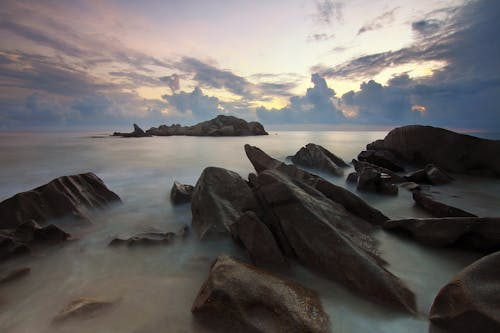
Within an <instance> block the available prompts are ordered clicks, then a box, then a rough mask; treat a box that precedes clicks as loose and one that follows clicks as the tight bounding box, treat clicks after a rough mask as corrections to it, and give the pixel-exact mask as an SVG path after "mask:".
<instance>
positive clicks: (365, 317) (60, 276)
mask: <svg viewBox="0 0 500 333" xmlns="http://www.w3.org/2000/svg"><path fill="white" fill-rule="evenodd" d="M385 134H386V132H341V131H337V132H326V131H325V132H312V131H308V132H292V131H289V132H286V131H283V132H270V135H268V136H257V137H231V138H211V137H182V136H178V137H152V138H119V137H110V136H109V135H107V134H106V133H101V132H79V133H76V132H55V133H40V132H39V133H33V132H30V133H20V132H17V133H0V159H1V160H0V200H4V199H7V198H8V197H10V196H12V195H14V194H15V193H17V192H21V191H25V190H29V189H31V188H34V187H36V186H39V185H42V184H45V183H47V182H48V181H50V180H52V179H54V178H56V177H59V176H62V175H71V174H76V173H84V172H94V173H95V174H96V175H97V176H99V177H100V178H101V179H102V180H103V181H104V182H105V183H106V185H107V186H108V187H109V188H110V189H111V190H112V191H114V192H116V193H117V194H118V195H119V196H120V197H121V198H122V200H123V204H121V205H114V206H112V207H110V208H109V209H105V210H103V211H99V212H94V214H93V224H92V225H91V226H87V227H73V226H72V224H71V222H68V221H66V222H64V221H62V222H58V223H61V226H62V227H63V228H65V229H66V230H68V231H69V232H70V233H71V234H72V235H73V236H74V238H75V240H73V241H70V242H66V243H65V244H62V245H60V246H55V247H51V248H49V249H46V250H43V251H40V252H37V253H35V254H34V255H32V256H29V257H22V258H17V259H14V260H10V261H7V262H4V263H1V264H0V273H1V272H5V271H7V270H9V269H12V268H16V267H21V266H28V267H31V273H30V274H29V275H28V276H27V277H25V278H23V279H20V280H18V281H16V282H13V283H11V284H8V285H5V286H2V287H0V332H5V333H14V332H15V333H18V332H27V333H28V332H29V333H31V332H37V333H44V332H75V333H79V332H106V333H108V332H121V333H122V332H134V333H146V332H148V333H149V332H151V333H152V332H205V330H204V328H203V326H201V325H200V324H198V323H197V322H196V321H195V320H194V319H193V317H192V315H191V312H190V309H191V305H192V303H193V301H194V299H195V297H196V295H197V292H198V290H199V288H200V286H201V284H202V283H203V281H204V280H205V279H206V277H207V275H208V269H209V266H210V263H211V262H212V261H213V259H214V258H216V257H217V256H218V255H219V254H222V253H226V254H230V255H232V256H234V257H236V258H241V259H243V260H245V254H244V251H243V250H242V249H240V248H238V247H237V246H236V245H235V244H234V243H233V242H232V241H231V240H230V239H227V240H220V241H198V240H197V239H196V237H195V236H194V235H191V236H190V237H188V238H187V239H186V240H184V241H176V242H174V243H173V244H169V245H159V246H151V247H144V248H127V247H108V243H109V242H110V241H111V240H112V239H113V238H114V237H117V236H119V237H128V236H132V235H134V234H136V233H140V232H148V231H162V232H165V231H174V232H175V231H177V230H178V229H179V228H181V227H182V226H183V225H190V222H191V211H190V205H189V204H186V205H181V206H173V205H172V204H171V203H170V200H169V192H170V188H171V186H172V184H173V182H174V181H175V180H177V181H180V182H181V183H186V184H195V183H196V180H197V179H198V177H199V175H200V173H201V172H202V170H203V169H204V168H205V167H207V166H218V167H223V168H226V169H229V170H233V171H236V172H238V173H239V174H240V175H241V176H242V177H244V178H246V177H247V175H248V173H250V172H253V171H254V170H253V168H252V165H251V164H250V162H249V161H248V159H247V158H246V156H245V153H244V150H243V145H244V144H245V143H249V144H251V145H255V146H258V147H260V148H261V149H263V150H264V151H266V152H267V153H268V154H269V155H271V156H273V157H275V158H277V159H280V160H282V161H287V156H289V155H293V154H294V153H295V152H296V151H297V150H298V149H300V147H302V146H303V145H305V144H307V143H309V142H313V143H317V144H320V145H322V146H324V147H326V148H327V149H329V150H330V151H332V152H334V153H335V154H337V155H338V156H340V157H342V158H343V159H344V160H345V161H350V160H351V159H352V158H355V157H356V156H357V154H358V153H359V152H360V151H361V150H363V149H364V147H365V146H366V144H367V143H369V142H372V141H374V140H376V139H381V138H383V137H384V136H385ZM350 171H351V170H350V169H348V170H346V173H345V176H344V177H339V178H336V177H331V176H328V175H323V174H322V176H324V177H325V178H327V179H328V180H330V181H332V182H334V183H336V184H338V185H341V186H345V187H347V188H348V189H349V190H351V191H353V192H355V193H357V194H358V195H360V196H361V197H363V198H364V199H365V200H366V201H367V202H369V203H370V204H372V205H373V206H375V207H377V208H378V209H380V210H382V211H383V212H384V213H385V214H386V215H388V216H389V217H391V218H405V217H426V216H429V215H428V214H426V213H425V212H424V211H422V210H420V209H419V208H417V207H415V205H414V203H413V200H412V198H411V193H410V192H408V191H406V190H405V189H402V188H401V189H400V191H399V195H398V196H396V197H390V196H381V195H375V194H368V193H358V192H356V189H355V187H354V186H352V185H349V184H346V182H345V177H346V176H347V174H348V173H349V172H350ZM438 190H439V194H438V195H439V196H440V198H442V199H443V200H445V201H447V202H449V203H451V204H454V205H457V206H459V207H460V208H462V209H465V210H469V211H471V212H473V213H476V214H478V215H481V216H500V205H498V202H500V201H499V199H500V181H499V180H495V179H482V178H474V177H465V176H457V180H456V181H455V182H454V183H452V184H450V185H445V186H441V187H439V188H438ZM375 237H376V238H377V239H378V241H379V251H380V253H381V256H382V257H383V258H384V259H385V260H386V261H387V262H388V266H387V268H388V269H389V270H390V271H391V272H393V273H394V274H396V275H397V276H398V277H400V278H401V279H402V280H403V281H404V282H405V283H406V284H407V285H408V286H409V288H410V289H411V290H413V291H414V292H415V294H416V298H417V303H418V304H417V305H418V314H417V315H416V316H411V315H407V314H402V313H398V312H394V311H392V310H389V309H386V308H385V307H383V306H380V305H377V304H374V303H371V302H368V301H366V300H364V299H363V298H362V297H361V296H360V295H353V294H351V293H350V292H349V291H348V290H346V289H345V288H344V287H343V286H342V285H339V284H337V283H334V282H332V281H329V280H327V279H324V278H323V277H321V276H318V275H317V274H315V273H313V272H311V271H309V270H308V269H306V268H304V267H301V266H299V265H296V264H294V265H293V270H292V272H291V273H290V276H289V278H290V279H294V280H296V281H299V282H300V283H302V284H304V285H305V286H308V287H310V288H313V289H314V290H316V291H317V292H318V294H319V295H320V297H321V300H322V303H323V306H324V307H325V310H326V311H327V312H328V314H329V316H330V320H331V327H332V331H333V332H336V333H342V332H344V333H347V332H348V333H351V332H363V333H366V332H380V333H381V332H415V333H416V332H427V331H429V332H439V330H438V329H436V328H434V327H431V326H430V324H429V321H428V320H427V315H428V312H429V309H430V306H431V304H432V301H433V299H434V296H435V295H436V293H437V292H438V291H439V289H440V288H441V287H442V286H443V285H444V284H445V283H446V282H447V281H449V280H450V278H452V277H453V276H454V275H455V274H456V273H457V272H459V271H460V270H461V269H462V268H464V267H465V266H467V265H468V264H470V263H471V262H473V261H474V260H476V259H477V258H479V257H480V256H481V254H480V253H475V252H470V251H468V252H466V251H460V250H452V249H434V248H429V247H425V246H422V245H419V244H417V243H415V242H413V241H412V240H410V239H405V238H400V237H397V236H395V235H393V234H389V233H386V232H384V231H378V232H377V233H376V235H375ZM81 297H86V298H97V299H105V300H115V301H116V305H115V306H114V307H113V308H112V309H111V310H109V311H106V312H105V313H103V314H101V315H98V316H95V317H94V318H91V319H87V320H74V321H68V322H65V323H62V324H54V323H53V318H54V316H55V315H56V314H57V313H58V312H59V311H60V310H61V309H63V308H64V307H65V305H66V304H68V303H69V302H71V301H72V300H74V299H77V298H81Z"/></svg>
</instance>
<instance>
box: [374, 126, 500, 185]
mask: <svg viewBox="0 0 500 333" xmlns="http://www.w3.org/2000/svg"><path fill="white" fill-rule="evenodd" d="M367 149H373V150H389V151H391V152H392V153H394V154H395V155H397V156H398V157H402V158H404V159H406V160H407V161H409V162H414V163H418V164H422V165H424V164H427V163H434V164H435V165H436V166H438V167H440V168H443V169H444V170H446V171H451V172H456V173H467V174H475V175H482V176H494V177H500V141H497V140H487V139H481V138H477V137H474V136H470V135H465V134H459V133H455V132H452V131H449V130H446V129H443V128H436V127H431V126H420V125H411V126H404V127H399V128H396V129H393V130H392V131H390V132H389V134H387V136H386V137H385V138H384V139H383V140H377V141H375V142H372V143H371V144H369V145H368V146H367Z"/></svg>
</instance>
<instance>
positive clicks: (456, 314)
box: [430, 252, 500, 333]
mask: <svg viewBox="0 0 500 333" xmlns="http://www.w3.org/2000/svg"><path fill="white" fill-rule="evenodd" d="M499 277H500V252H496V253H493V254H490V255H489V256H486V257H483V258H481V259H479V260H478V261H476V262H474V263H473V264H471V265H469V266H467V267H466V268H465V269H464V270H462V271H461V272H460V273H458V274H457V275H456V276H455V277H454V278H453V279H452V280H451V281H450V282H449V283H448V284H447V285H445V286H444V287H443V288H441V290H440V291H439V293H438V295H437V296H436V298H435V299H434V303H433V304H432V308H431V311H430V320H431V321H432V322H433V323H434V324H436V325H438V326H440V327H443V328H446V329H447V330H449V331H450V332H454V333H470V332H481V333H496V332H500V311H499V309H500V279H499Z"/></svg>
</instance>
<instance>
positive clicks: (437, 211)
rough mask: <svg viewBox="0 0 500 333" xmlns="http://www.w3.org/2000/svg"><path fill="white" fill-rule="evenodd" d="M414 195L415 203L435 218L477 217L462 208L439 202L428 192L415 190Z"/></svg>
mask: <svg viewBox="0 0 500 333" xmlns="http://www.w3.org/2000/svg"><path fill="white" fill-rule="evenodd" d="M412 195H413V200H415V203H416V204H417V205H418V206H419V207H421V208H423V209H424V210H426V211H428V212H429V213H430V214H431V215H432V216H434V217H476V215H474V214H471V213H469V212H466V211H464V210H462V209H460V208H456V207H453V206H449V205H447V204H445V203H442V202H440V201H437V200H436V199H434V198H433V196H432V195H431V194H430V193H428V192H424V191H419V190H415V191H413V194H412Z"/></svg>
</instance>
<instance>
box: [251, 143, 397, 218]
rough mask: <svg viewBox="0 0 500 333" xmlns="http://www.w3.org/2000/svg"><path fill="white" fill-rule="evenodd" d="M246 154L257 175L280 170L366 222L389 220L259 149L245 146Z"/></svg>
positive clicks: (344, 191)
mask: <svg viewBox="0 0 500 333" xmlns="http://www.w3.org/2000/svg"><path fill="white" fill-rule="evenodd" d="M245 153H246V155H247V157H248V159H249V160H250V162H251V163H252V165H253V166H254V168H255V170H256V171H257V173H260V172H262V171H264V170H278V171H280V172H282V173H283V174H286V175H287V176H289V177H291V178H298V179H300V180H302V181H304V182H305V183H307V184H309V185H310V186H312V187H314V188H315V189H317V190H318V191H320V192H321V193H323V195H325V196H326V197H327V198H328V199H330V200H332V201H334V202H337V203H339V204H340V205H342V206H343V207H344V208H345V209H347V211H349V212H350V213H351V214H354V215H356V216H359V217H360V218H362V219H365V220H366V221H369V222H371V223H374V224H381V223H383V222H384V221H386V220H388V218H387V217H386V216H385V215H384V214H383V213H382V212H380V211H379V210H377V209H375V208H373V207H371V206H370V205H368V204H367V203H366V202H365V201H364V200H363V199H361V198H360V197H358V196H357V195H355V194H354V193H352V192H350V191H349V190H347V189H345V188H343V187H340V186H337V185H334V184H332V183H330V182H328V181H326V180H325V179H323V178H321V177H319V176H316V175H313V174H311V173H309V172H306V171H304V170H301V169H298V168H297V167H295V166H294V165H286V164H284V163H282V162H280V161H278V160H276V159H274V158H272V157H270V156H269V155H267V154H266V153H265V152H263V151H262V150H261V149H259V148H257V147H254V146H250V145H245Z"/></svg>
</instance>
